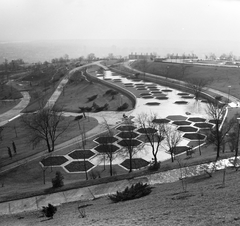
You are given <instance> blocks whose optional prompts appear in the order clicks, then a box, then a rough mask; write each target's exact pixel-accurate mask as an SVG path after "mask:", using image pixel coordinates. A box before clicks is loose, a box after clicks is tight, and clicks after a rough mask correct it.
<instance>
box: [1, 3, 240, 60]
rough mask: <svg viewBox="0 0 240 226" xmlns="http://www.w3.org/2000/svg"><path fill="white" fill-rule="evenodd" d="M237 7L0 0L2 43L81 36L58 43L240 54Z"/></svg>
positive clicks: (122, 51)
mask: <svg viewBox="0 0 240 226" xmlns="http://www.w3.org/2000/svg"><path fill="white" fill-rule="evenodd" d="M239 9H240V1H239V0H126V1H122V0H0V27H1V32H0V43H9V42H13V43H14V44H16V46H17V43H19V44H20V43H21V44H23V43H25V44H26V43H29V41H35V42H36V41H38V43H39V41H41V42H44V41H46V40H50V41H51V42H52V43H55V42H56V43H57V44H59V43H60V42H62V43H63V42H65V43H66V41H64V40H72V41H71V42H72V43H73V44H72V45H74V44H76V40H81V41H78V45H76V48H75V50H74V47H72V45H69V44H67V45H69V46H71V47H69V49H68V48H67V46H65V47H61V48H62V49H66V51H67V50H68V51H69V55H70V56H71V53H70V52H72V53H73V56H75V53H74V52H77V51H78V50H79V54H80V55H81V54H82V55H86V54H87V53H89V52H95V53H96V54H97V55H99V56H104V55H106V54H108V52H109V51H111V52H112V53H114V54H118V55H127V54H129V53H130V52H138V53H141V52H142V53H146V52H148V53H150V52H157V53H158V54H159V55H161V56H164V55H166V54H167V53H178V54H182V53H187V54H188V53H191V52H194V53H195V54H197V55H198V56H199V57H202V56H204V55H205V54H209V53H211V52H214V53H215V54H216V55H220V54H222V53H230V52H232V53H233V54H234V55H236V56H240V33H239V32H238V31H237V29H238V26H239V24H240V17H239ZM50 41H48V42H50ZM80 42H82V44H79V43H80ZM68 43H69V41H68ZM86 43H87V44H86ZM88 43H90V44H88ZM25 44H23V46H25ZM57 44H56V45H55V46H57ZM40 45H42V44H40ZM84 46H85V50H84ZM45 47H46V46H45ZM45 47H44V48H45ZM50 47H51V48H54V47H53V46H50ZM17 48H18V50H19V47H17ZM78 48H79V49H78ZM80 50H81V51H82V53H81V51H80ZM38 51H39V50H38ZM68 51H67V52H68ZM56 52H58V50H57V49H56ZM60 52H61V51H59V54H60ZM109 53H110V52H109ZM0 57H1V56H0Z"/></svg>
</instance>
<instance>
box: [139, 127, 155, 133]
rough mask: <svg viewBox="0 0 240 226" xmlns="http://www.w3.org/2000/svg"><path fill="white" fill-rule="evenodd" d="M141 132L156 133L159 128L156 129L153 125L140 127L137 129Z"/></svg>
mask: <svg viewBox="0 0 240 226" xmlns="http://www.w3.org/2000/svg"><path fill="white" fill-rule="evenodd" d="M137 131H138V132H139V133H143V134H146V133H151V134H152V133H156V132H157V130H156V129H154V128H151V127H149V128H140V129H138V130H137Z"/></svg>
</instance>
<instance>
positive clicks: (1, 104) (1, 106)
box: [0, 99, 20, 114]
mask: <svg viewBox="0 0 240 226" xmlns="http://www.w3.org/2000/svg"><path fill="white" fill-rule="evenodd" d="M19 102H20V99H18V100H13V101H0V114H3V113H5V112H7V111H9V110H11V109H12V108H14V107H15V106H16V105H17V104H18V103H19Z"/></svg>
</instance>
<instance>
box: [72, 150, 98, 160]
mask: <svg viewBox="0 0 240 226" xmlns="http://www.w3.org/2000/svg"><path fill="white" fill-rule="evenodd" d="M68 155H69V156H70V157H71V158H72V159H84V158H85V159H89V158H90V157H92V156H94V155H95V153H94V152H92V151H91V150H83V149H81V150H78V149H77V150H74V151H72V152H71V153H69V154H68Z"/></svg>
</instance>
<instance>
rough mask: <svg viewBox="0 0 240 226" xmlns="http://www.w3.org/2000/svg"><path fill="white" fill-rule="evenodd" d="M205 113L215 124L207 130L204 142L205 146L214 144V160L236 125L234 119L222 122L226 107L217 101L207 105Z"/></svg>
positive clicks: (218, 155)
mask: <svg viewBox="0 0 240 226" xmlns="http://www.w3.org/2000/svg"><path fill="white" fill-rule="evenodd" d="M206 112H207V114H208V115H209V116H210V117H211V118H212V120H213V121H214V123H215V126H214V127H213V128H212V129H210V130H209V132H208V134H207V140H206V141H207V144H214V145H215V146H216V150H217V155H216V159H218V158H219V157H220V150H221V147H222V146H223V145H225V143H226V142H227V135H228V134H229V132H230V131H231V129H232V128H233V126H234V124H236V119H234V118H233V119H231V120H229V121H227V120H225V121H224V122H223V119H224V115H225V113H226V105H225V104H222V103H220V102H219V101H217V100H216V101H214V102H211V103H208V105H207V109H206Z"/></svg>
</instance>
